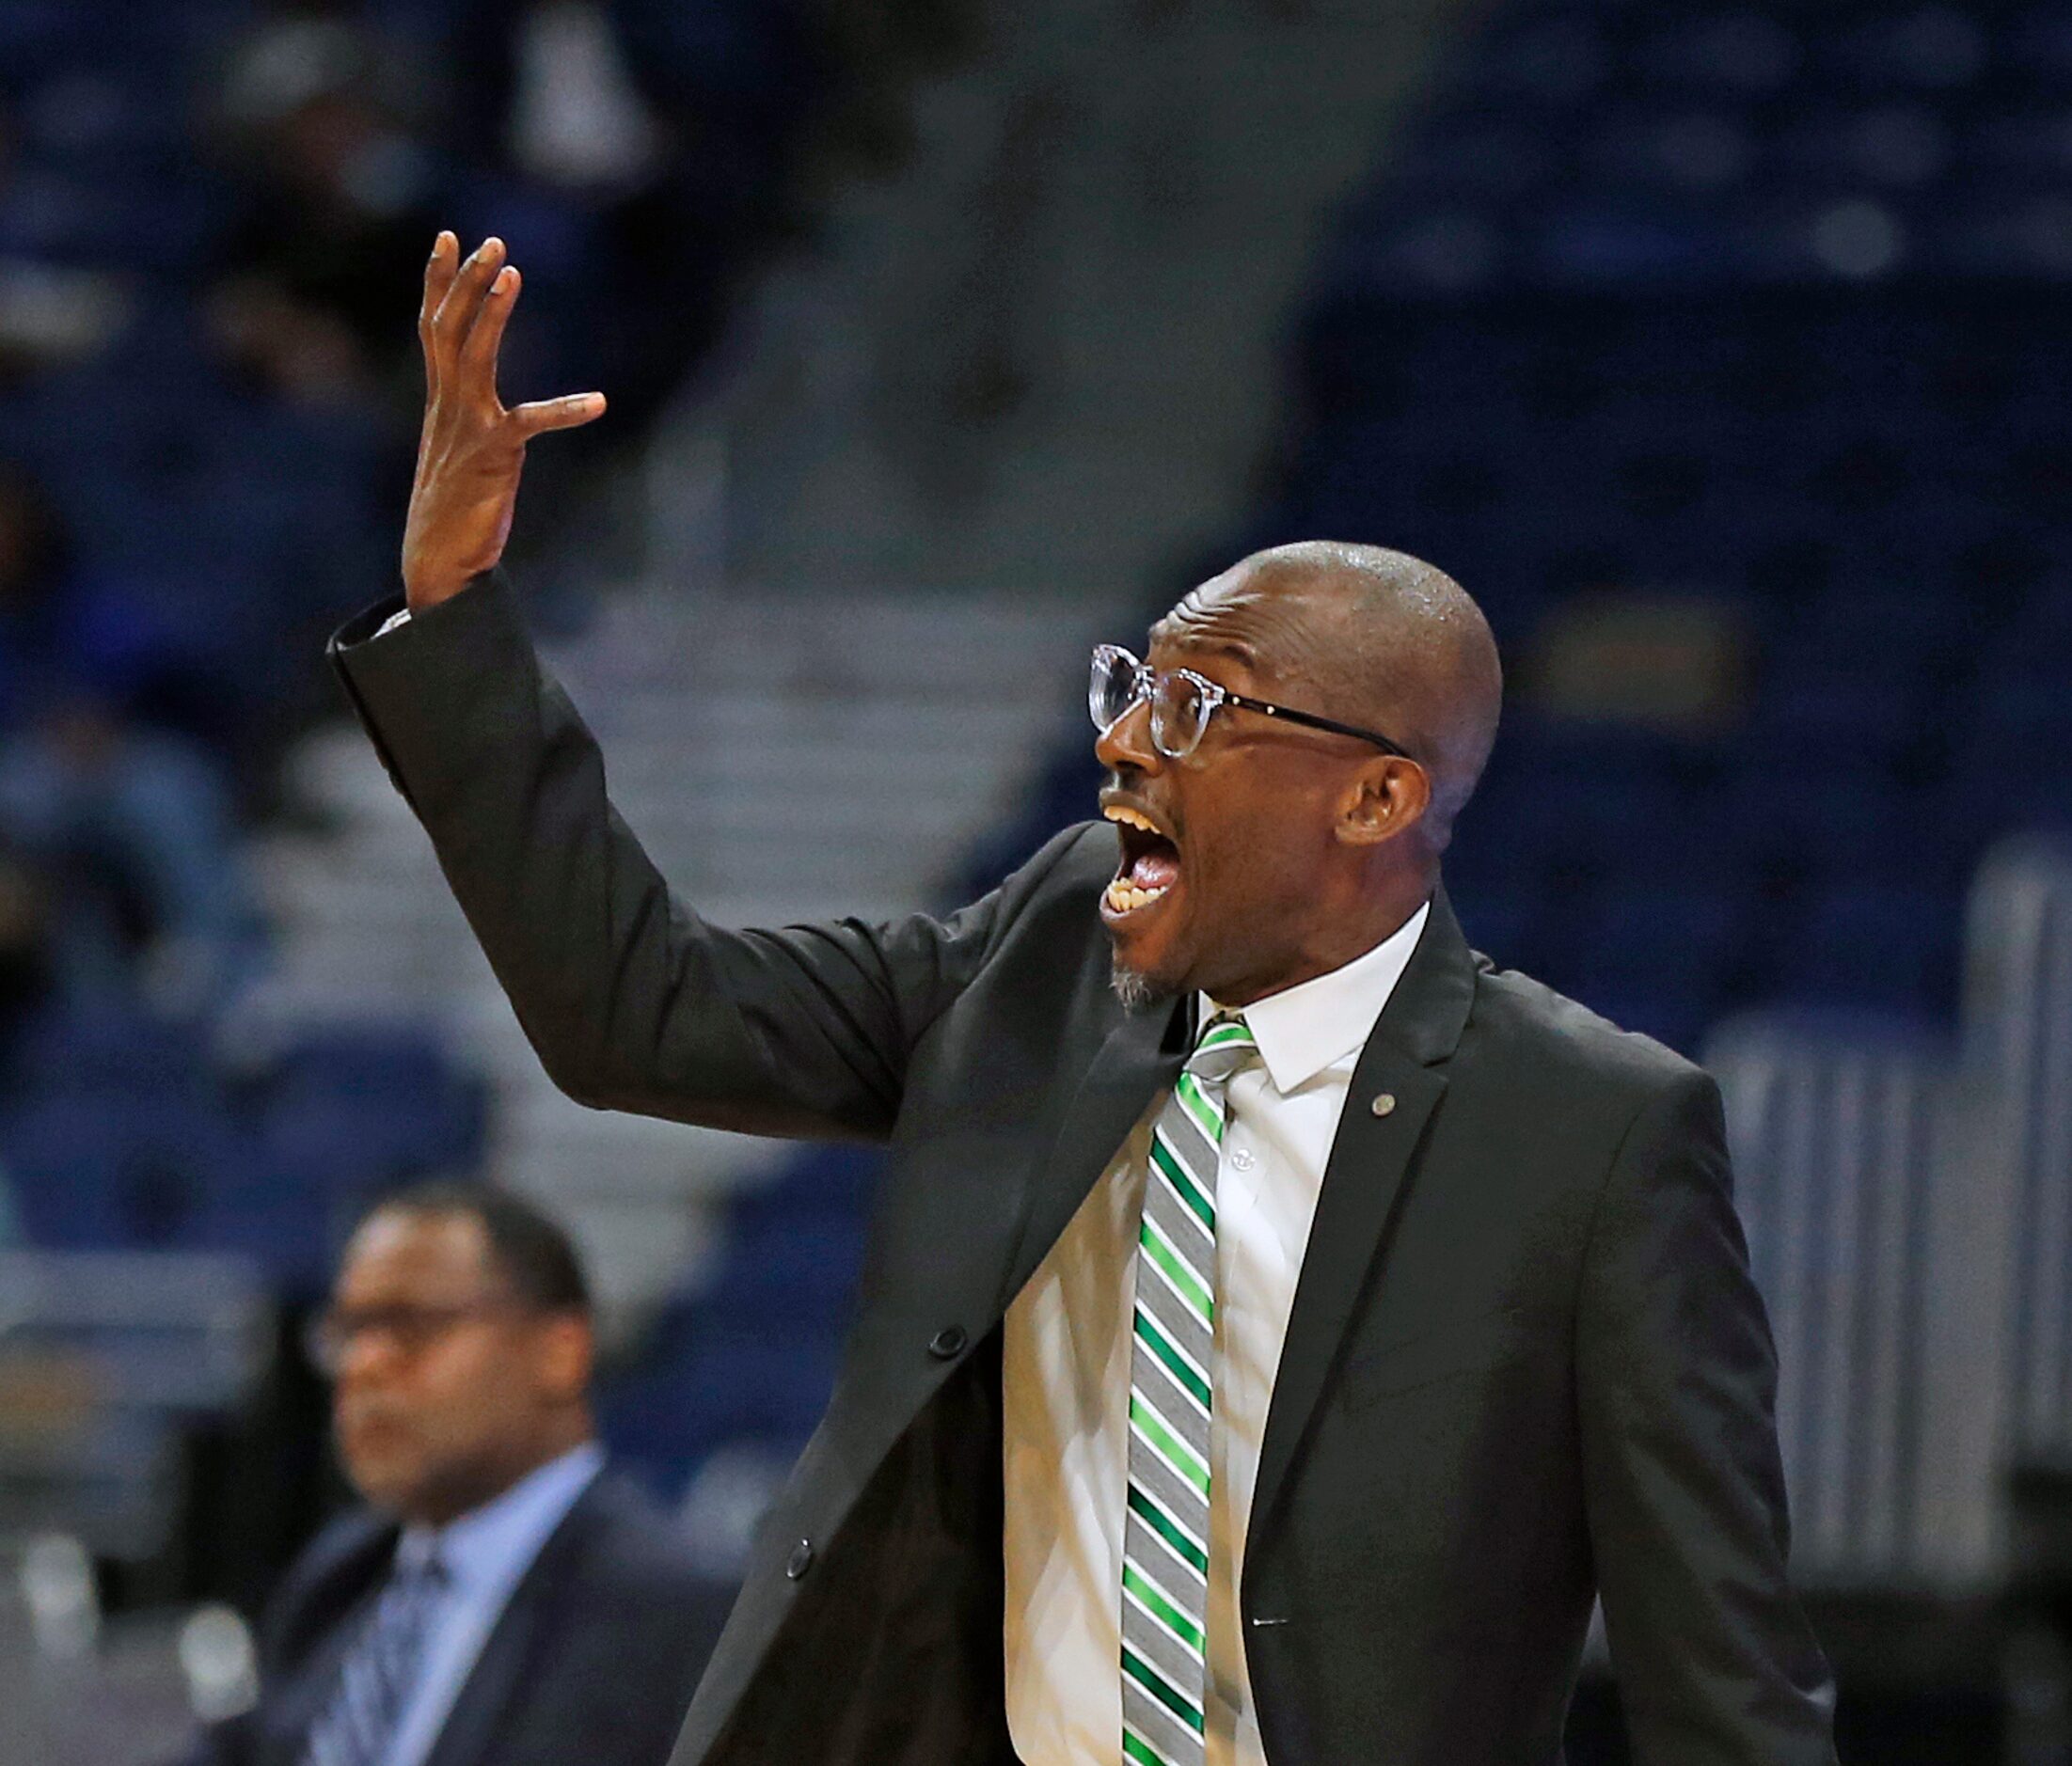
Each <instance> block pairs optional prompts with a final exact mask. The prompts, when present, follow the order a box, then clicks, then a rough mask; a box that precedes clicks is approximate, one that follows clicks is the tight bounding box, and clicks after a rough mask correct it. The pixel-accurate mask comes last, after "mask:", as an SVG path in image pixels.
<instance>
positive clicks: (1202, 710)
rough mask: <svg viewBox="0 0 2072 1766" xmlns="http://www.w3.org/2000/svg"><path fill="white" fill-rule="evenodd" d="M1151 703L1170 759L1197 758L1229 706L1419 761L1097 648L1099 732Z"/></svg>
mask: <svg viewBox="0 0 2072 1766" xmlns="http://www.w3.org/2000/svg"><path fill="white" fill-rule="evenodd" d="M1147 700H1148V701H1149V702H1150V705H1151V741H1152V743H1153V744H1154V746H1156V748H1157V749H1158V751H1159V752H1160V753H1161V754H1163V755H1164V756H1165V757H1166V759H1167V760H1173V761H1180V760H1185V759H1186V758H1187V757H1188V755H1190V754H1192V753H1193V752H1194V749H1195V748H1196V746H1197V745H1198V744H1199V743H1200V741H1201V739H1202V736H1203V734H1204V733H1205V732H1206V731H1207V730H1208V728H1209V720H1210V718H1211V717H1214V716H1215V715H1216V710H1217V707H1219V706H1223V705H1227V706H1229V707H1231V708H1232V709H1233V710H1235V711H1256V712H1257V713H1258V714H1259V715H1260V716H1261V717H1277V718H1279V719H1280V720H1281V721H1282V722H1283V723H1298V724H1302V725H1303V726H1305V728H1307V729H1311V730H1328V731H1330V732H1332V733H1333V734H1335V735H1349V736H1357V737H1358V738H1359V739H1360V740H1361V741H1362V742H1371V743H1373V745H1374V746H1375V747H1376V748H1378V749H1381V750H1382V752H1383V753H1384V754H1394V755H1398V756H1400V758H1401V759H1403V760H1415V759H1416V755H1414V754H1412V753H1411V751H1410V750H1409V749H1406V748H1404V747H1402V746H1401V745H1400V743H1397V742H1394V741H1392V740H1390V739H1389V738H1388V737H1387V736H1384V735H1383V734H1381V733H1379V732H1378V731H1374V730H1363V729H1361V728H1360V727H1359V726H1358V725H1357V724H1350V723H1340V722H1339V721H1338V720H1337V718H1336V717H1319V716H1318V715H1317V714H1316V713H1315V712H1311V711H1290V710H1289V708H1288V707H1287V706H1286V705H1275V704H1273V703H1270V702H1268V701H1266V700H1263V699H1253V698H1251V697H1249V696H1248V695H1246V694H1243V693H1233V692H1231V691H1230V690H1229V689H1228V688H1227V687H1223V686H1217V685H1216V683H1215V682H1213V681H1211V680H1210V679H1209V678H1208V677H1207V676H1205V675H1199V674H1196V673H1195V672H1194V670H1192V669H1154V668H1152V666H1151V665H1150V664H1149V663H1148V662H1141V661H1139V660H1138V659H1137V658H1136V657H1135V656H1133V655H1131V654H1130V652H1129V651H1127V650H1125V649H1123V647H1122V646H1121V645H1120V644H1097V645H1095V646H1094V664H1093V672H1092V674H1091V675H1090V676H1089V678H1088V680H1087V685H1086V710H1087V714H1088V715H1089V716H1090V717H1092V718H1093V720H1094V728H1095V729H1097V730H1099V731H1102V732H1106V731H1108V730H1110V729H1113V728H1114V727H1115V724H1116V723H1117V722H1119V721H1120V720H1121V719H1122V718H1124V717H1128V716H1129V715H1130V713H1131V711H1132V710H1134V709H1135V708H1136V707H1137V706H1138V705H1140V704H1143V703H1144V702H1146V701H1147Z"/></svg>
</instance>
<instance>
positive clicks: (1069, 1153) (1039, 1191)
mask: <svg viewBox="0 0 2072 1766" xmlns="http://www.w3.org/2000/svg"><path fill="white" fill-rule="evenodd" d="M1190 1026H1191V1018H1190V1014H1189V1007H1188V1004H1187V1002H1186V1001H1183V1000H1182V1001H1174V1002H1173V1003H1172V1004H1171V1005H1170V1006H1162V1007H1158V1008H1155V1009H1153V1010H1150V1011H1145V1012H1129V1013H1124V1014H1123V1015H1122V1017H1121V1021H1120V1022H1119V1023H1118V1024H1117V1025H1116V1026H1115V1029H1114V1030H1113V1031H1112V1032H1110V1033H1109V1035H1108V1038H1107V1040H1106V1041H1105V1042H1104V1043H1103V1044H1102V1045H1101V1049H1100V1052H1099V1054H1098V1055H1096V1056H1095V1057H1094V1060H1093V1063H1092V1064H1091V1065H1090V1066H1088V1067H1087V1069H1086V1071H1085V1073H1084V1075H1083V1077H1082V1078H1081V1080H1080V1082H1079V1085H1078V1086H1077V1088H1076V1089H1075V1090H1074V1091H1073V1093H1072V1096H1071V1098H1070V1100H1069V1101H1068V1103H1067V1104H1066V1106H1065V1110H1064V1113H1063V1114H1062V1115H1061V1116H1060V1117H1059V1119H1058V1128H1057V1139H1056V1141H1055V1143H1053V1144H1052V1147H1051V1148H1050V1150H1049V1157H1048V1158H1046V1159H1043V1160H1042V1161H1041V1162H1040V1163H1039V1164H1038V1165H1037V1166H1036V1168H1035V1171H1034V1172H1033V1173H1032V1175H1031V1181H1030V1182H1029V1184H1028V1186H1027V1189H1026V1190H1025V1192H1024V1196H1023V1200H1022V1206H1021V1210H1020V1222H1019V1226H1018V1230H1017V1232H1016V1234H1015V1238H1014V1241H1013V1245H1014V1249H1013V1254H1012V1255H1011V1256H1010V1258H1009V1259H1008V1262H1007V1266H1006V1272H1005V1273H1006V1280H1005V1282H1004V1286H1003V1289H1002V1293H1001V1302H1000V1310H1001V1311H1002V1312H1004V1311H1005V1310H1006V1305H1007V1302H1008V1301H1011V1300H1012V1299H1013V1298H1014V1297H1015V1295H1017V1294H1019V1293H1020V1291H1021V1288H1022V1285H1023V1284H1024V1283H1025V1282H1027V1281H1028V1279H1029V1278H1030V1276H1032V1275H1034V1274H1035V1273H1036V1265H1038V1264H1039V1263H1041V1262H1042V1261H1043V1258H1044V1255H1045V1254H1046V1253H1048V1252H1049V1250H1050V1249H1051V1246H1052V1244H1053V1243H1054V1242H1055V1241H1056V1239H1057V1237H1058V1235H1059V1234H1060V1233H1062V1232H1063V1231H1064V1230H1065V1227H1066V1224H1067V1222H1069V1221H1070V1220H1071V1218H1072V1216H1073V1214H1074V1213H1076V1212H1077V1211H1078V1209H1079V1206H1080V1204H1081V1203H1083V1201H1085V1199H1086V1195H1087V1192H1088V1190H1090V1189H1091V1188H1092V1187H1093V1184H1094V1182H1095V1180H1096V1179H1097V1178H1099V1175H1100V1174H1101V1173H1102V1172H1103V1171H1105V1170H1106V1169H1107V1167H1108V1162H1109V1161H1110V1160H1111V1159H1114V1158H1115V1154H1116V1152H1117V1150H1118V1149H1119V1148H1120V1147H1121V1145H1122V1143H1123V1139H1124V1137H1125V1136H1126V1135H1128V1134H1129V1132H1130V1130H1131V1128H1133V1127H1136V1125H1137V1123H1138V1121H1139V1120H1140V1119H1141V1118H1142V1116H1143V1115H1144V1112H1146V1111H1147V1110H1148V1109H1149V1108H1150V1107H1151V1100H1152V1099H1153V1098H1154V1097H1156V1096H1159V1094H1160V1093H1162V1092H1164V1091H1167V1090H1169V1089H1170V1088H1171V1086H1172V1084H1173V1081H1174V1080H1175V1078H1176V1077H1178V1073H1179V1068H1180V1063H1181V1062H1182V1061H1183V1060H1185V1059H1186V1056H1187V1047H1188V1041H1189V1031H1190Z"/></svg>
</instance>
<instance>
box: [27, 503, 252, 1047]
mask: <svg viewBox="0 0 2072 1766" xmlns="http://www.w3.org/2000/svg"><path fill="white" fill-rule="evenodd" d="M150 627H151V621H150V618H149V616H148V615H147V614H146V613H145V611H144V610H143V607H142V603H141V601H140V600H139V599H138V598H136V597H134V596H130V595H126V594H125V593H124V592H123V591H122V590H121V589H120V588H119V586H117V585H114V584H111V583H108V582H105V581H103V580H100V579H97V578H95V577H92V576H88V575H87V574H85V573H83V572H81V571H80V570H79V569H78V568H77V567H76V565H75V563H74V560H73V558H72V551H71V544H70V542H69V536H68V535H67V533H66V530H65V526H64V523H63V521H62V519H61V518H60V516H59V515H58V513H57V512H56V509H55V506H54V505H53V503H52V502H51V500H50V499H49V497H47V496H46V495H45V494H44V492H43V490H42V487H41V486H40V484H39V483H38V482H37V481H36V480H35V479H33V478H32V477H31V476H29V474H27V473H26V472H25V471H24V470H22V469H21V468H19V467H16V466H11V465H5V464H4V463H0V843H4V844H6V846H7V847H8V849H9V850H10V851H11V853H12V855H13V857H14V860H15V862H16V863H17V864H18V865H22V866H25V867H26V874H25V875H24V878H23V880H22V885H21V887H20V888H18V890H17V892H16V894H15V896H14V900H15V901H16V902H17V903H18V904H19V905H20V906H19V907H18V910H17V912H16V913H15V914H14V915H13V916H12V917H11V922H12V924H13V925H14V926H15V927H17V928H18V929H19V928H20V927H21V926H23V925H24V923H25V920H24V912H25V910H26V907H27V905H28V904H29V903H31V902H40V908H41V911H40V914H38V916H37V918H38V919H39V920H40V922H42V926H41V930H42V933H43V941H42V942H41V943H40V949H41V950H42V951H44V952H46V953H47V954H48V956H49V958H50V963H51V967H52V969H53V971H54V975H53V978H54V979H55V982H56V983H57V985H58V988H59V992H60V995H61V997H62V998H63V999H64V1001H66V1002H67V1003H68V1004H74V1005H76V1004H82V1003H90V1002H93V1001H105V1000H108V999H110V998H134V997H138V996H141V997H143V998H145V999H147V1000H149V1001H150V1003H151V1004H153V1005H155V1006H156V1007H158V1008H159V1009H161V1010H164V1011H166V1012H169V1013H171V1014H174V1015H176V1016H180V1017H191V1016H194V1015H196V1014H198V1013H201V1012H205V1011H207V1010H209V1009H211V1008H213V1007H214V1006H216V1005H219V1004H221V1003H222V1002H223V1001H225V1000H226V999H227V998H228V997H229V994H230V993H231V992H232V991H234V989H235V987H236V986H237V985H238V983H239V982H241V981H242V980H244V979H245V978H246V977H248V976H249V975H250V974H251V972H252V971H253V970H254V969H255V967H256V965H257V962H258V960H259V956H260V952H261V933H260V926H259V916H258V911H257V909H256V907H255V906H254V904H253V900H252V894H251V890H250V888H249V885H248V882H247V880H246V877H245V871H244V868H243V866H242V864H241V863H240V861H239V858H238V853H237V848H236V842H235V833H236V828H235V821H234V817H233V815H232V812H231V804H230V797H229V788H228V785H227V783H226V781H224V779H223V778H222V777H221V775H220V773H219V771H218V770H217V768H216V766H215V765H214V763H213V762H212V761H211V760H210V759H209V757H208V756H206V755H205V754H204V753H202V752H201V751H200V750H199V749H196V748H194V747H192V746H191V745H189V744H188V743H187V742H185V741H184V740H182V739H181V738H179V737H177V736H174V735H171V734H169V733H163V732H159V731H154V730H151V729H149V728H147V727H145V726H144V725H142V724H140V723H137V722H135V721H134V719H133V718H132V717H130V716H129V712H128V706H129V704H130V702H132V701H133V700H134V698H135V696H136V695H137V694H138V693H139V692H140V691H142V690H144V689H146V688H147V687H148V686H149V685H150V679H151V675H152V672H153V670H154V668H155V666H156V664H155V662H154V660H153V659H152V656H151V652H152V636H151V630H150ZM37 878H40V879H41V888H40V889H38V888H37V887H36V883H35V879H37ZM23 891H26V892H25V893H24V892H23ZM17 936H18V937H19V931H18V934H17ZM8 967H9V970H10V972H11V973H13V974H14V975H16V976H17V977H21V976H23V975H24V973H27V972H32V971H24V970H21V969H20V968H18V967H17V966H15V965H12V964H9V966H8ZM33 967H40V965H38V966H33ZM13 991H15V989H11V988H8V987H6V986H4V985H0V995H5V994H7V993H9V992H13ZM7 1010H8V1006H7V1002H6V999H5V998H4V997H0V1018H4V1017H5V1015H6V1012H7Z"/></svg>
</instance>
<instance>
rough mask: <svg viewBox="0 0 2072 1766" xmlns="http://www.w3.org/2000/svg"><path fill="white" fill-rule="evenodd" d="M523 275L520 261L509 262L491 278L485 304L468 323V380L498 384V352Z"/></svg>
mask: <svg viewBox="0 0 2072 1766" xmlns="http://www.w3.org/2000/svg"><path fill="white" fill-rule="evenodd" d="M519 282H520V278H519V276H518V267H517V265H516V264H512V263H507V264H505V265H504V267H503V268H502V269H500V270H498V272H497V274H496V275H495V276H492V277H491V278H490V282H489V290H488V292H486V293H485V294H484V295H483V296H482V306H481V307H479V308H478V309H477V311H476V314H475V323H473V324H471V325H469V326H468V328H467V338H466V339H465V340H464V341H463V342H462V344H461V356H460V362H461V378H462V381H463V383H464V384H473V383H477V382H480V383H482V384H483V385H486V386H489V387H490V388H491V389H492V390H494V389H495V387H496V385H497V352H498V349H499V348H501V347H502V344H503V328H504V326H505V324H506V323H508V322H509V321H510V318H511V309H512V307H515V306H516V305H517V303H518V288H519Z"/></svg>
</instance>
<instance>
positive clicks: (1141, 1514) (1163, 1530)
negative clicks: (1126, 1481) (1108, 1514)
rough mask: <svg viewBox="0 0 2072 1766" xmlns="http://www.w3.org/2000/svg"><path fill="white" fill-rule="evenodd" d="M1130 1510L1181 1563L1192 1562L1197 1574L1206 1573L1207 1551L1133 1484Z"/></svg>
mask: <svg viewBox="0 0 2072 1766" xmlns="http://www.w3.org/2000/svg"><path fill="white" fill-rule="evenodd" d="M1130 1512H1131V1514H1133V1515H1134V1516H1136V1518H1137V1519H1138V1520H1139V1521H1141V1522H1144V1524H1145V1525H1146V1526H1147V1527H1149V1528H1150V1529H1151V1531H1152V1532H1153V1533H1155V1534H1157V1535H1158V1536H1159V1537H1160V1538H1162V1539H1163V1540H1164V1541H1165V1542H1166V1544H1168V1545H1170V1546H1171V1547H1172V1548H1173V1550H1174V1551H1175V1552H1177V1553H1178V1554H1179V1559H1180V1562H1181V1563H1183V1564H1192V1565H1193V1566H1194V1570H1195V1572H1196V1574H1198V1575H1203V1576H1206V1575H1208V1573H1209V1553H1207V1552H1205V1551H1203V1550H1202V1549H1201V1547H1200V1546H1198V1545H1196V1544H1195V1543H1194V1540H1192V1539H1190V1538H1189V1537H1187V1535H1186V1534H1185V1533H1183V1532H1182V1531H1181V1530H1180V1526H1179V1523H1178V1522H1177V1521H1174V1520H1172V1519H1171V1518H1170V1517H1169V1516H1168V1515H1167V1514H1166V1512H1165V1510H1164V1509H1163V1508H1161V1507H1160V1506H1158V1504H1157V1503H1155V1502H1154V1501H1152V1499H1151V1497H1150V1496H1149V1495H1148V1494H1147V1492H1146V1491H1144V1490H1139V1489H1138V1488H1137V1487H1136V1486H1135V1485H1134V1484H1132V1485H1131V1487H1130Z"/></svg>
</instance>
